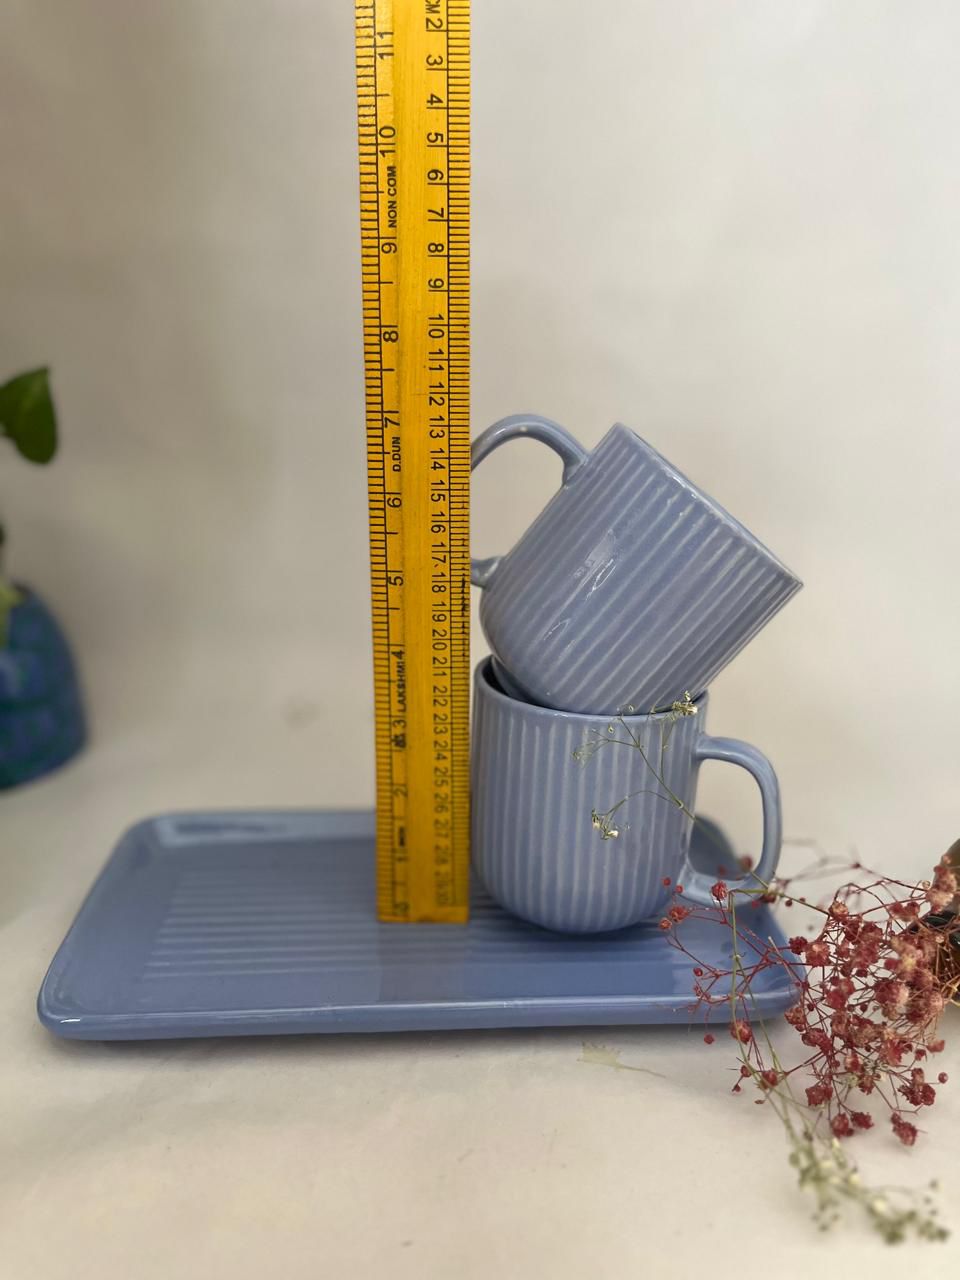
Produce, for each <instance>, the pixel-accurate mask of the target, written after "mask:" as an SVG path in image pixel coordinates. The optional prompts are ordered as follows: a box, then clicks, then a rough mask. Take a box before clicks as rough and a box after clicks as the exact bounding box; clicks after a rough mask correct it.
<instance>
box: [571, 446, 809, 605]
mask: <svg viewBox="0 0 960 1280" xmlns="http://www.w3.org/2000/svg"><path fill="white" fill-rule="evenodd" d="M613 435H616V436H618V437H620V438H623V437H624V436H627V437H629V438H630V440H631V441H632V443H633V444H634V445H636V446H637V447H639V449H640V450H641V451H643V452H644V453H646V454H647V455H648V456H652V457H653V458H655V459H656V461H657V463H658V465H659V466H660V467H661V468H662V469H663V470H664V471H665V472H666V473H667V474H668V475H669V476H670V478H671V479H672V480H674V481H675V482H676V483H677V484H679V485H681V486H682V487H683V488H684V489H686V490H687V492H688V493H689V494H690V495H691V496H692V497H693V498H695V499H696V501H697V502H699V503H700V504H701V505H702V506H704V507H706V508H707V510H709V511H710V512H712V513H713V514H714V515H716V516H717V517H718V518H719V519H720V520H721V521H722V522H723V523H724V524H725V525H727V526H728V528H729V529H730V530H731V532H732V533H734V534H736V535H737V536H738V537H739V538H740V539H741V540H742V541H744V542H746V543H748V544H749V545H750V546H751V547H753V548H754V549H755V550H757V551H759V552H760V553H761V554H762V555H764V556H765V557H766V558H767V559H768V560H769V561H771V562H772V563H773V564H775V565H776V566H777V568H779V569H780V570H781V572H782V573H784V574H785V575H786V577H788V578H789V579H790V580H791V581H792V582H795V583H796V584H797V586H796V589H797V590H799V589H800V588H801V587H802V586H803V579H802V578H798V577H797V575H796V574H795V573H794V572H793V570H792V569H791V568H790V567H789V565H787V564H785V563H784V562H783V560H781V559H780V557H779V556H778V555H777V554H776V552H774V551H771V550H770V548H769V547H768V546H767V544H766V543H765V542H762V541H761V540H760V538H758V537H757V535H756V534H755V533H754V532H753V531H752V530H750V529H748V528H747V526H746V525H745V524H743V522H742V521H740V520H738V519H737V517H736V516H735V515H731V513H730V512H729V511H728V510H727V508H726V507H725V506H724V505H723V504H722V503H720V502H718V501H717V499H716V498H714V497H712V496H711V495H710V494H709V493H707V492H706V490H704V489H701V488H700V486H699V485H698V484H695V483H694V482H693V481H692V480H691V479H690V477H689V476H687V475H685V474H684V472H682V471H681V470H680V468H679V467H678V466H677V465H676V464H675V463H673V462H671V461H670V459H669V458H666V457H664V455H663V454H662V453H661V452H660V451H659V449H657V448H655V447H654V446H653V445H652V444H651V443H650V441H649V440H645V439H644V437H643V436H641V435H639V434H638V433H637V432H636V431H634V429H633V427H628V426H627V424H626V423H625V422H615V423H614V424H613V426H612V427H611V428H610V430H609V431H608V432H607V434H606V435H605V436H604V437H603V438H602V439H601V440H600V442H599V444H598V445H596V446H595V448H597V449H599V448H600V445H602V444H603V443H604V441H606V440H608V439H609V438H610V437H611V436H613ZM593 452H594V450H591V452H590V456H592V454H593ZM587 461H588V463H589V456H588V459H587Z"/></svg>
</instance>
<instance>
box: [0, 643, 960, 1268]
mask: <svg viewBox="0 0 960 1280" xmlns="http://www.w3.org/2000/svg"><path fill="white" fill-rule="evenodd" d="M227 669H229V668H227ZM211 680H212V681H214V675H213V672H212V671H211ZM231 692H232V693H233V694H234V695H236V693H237V690H236V689H232V690H231V687H230V681H229V679H228V678H227V677H225V676H224V675H223V674H222V672H221V674H220V677H219V683H216V682H212V683H210V684H209V685H208V686H207V687H206V690H205V691H200V690H197V689H194V690H192V691H191V690H184V691H181V692H180V693H179V694H178V693H176V692H173V693H171V697H170V699H169V704H168V708H167V712H166V714H165V715H163V716H161V715H154V716H153V718H152V719H151V718H149V717H148V718H146V719H142V720H141V719H139V718H138V714H137V713H136V698H135V697H134V695H133V686H132V685H130V686H128V687H127V688H126V693H127V694H129V696H124V693H125V691H124V689H123V688H121V689H118V697H117V702H116V705H115V706H113V707H112V708H111V707H109V706H108V707H105V708H104V710H103V713H102V714H101V715H100V716H99V717H98V737H97V739H96V740H95V741H94V744H93V745H92V747H91V748H90V749H89V750H88V751H87V753H86V754H85V755H84V756H83V758H82V759H80V760H79V761H78V762H77V763H75V764H74V765H72V766H71V767H69V768H67V769H66V770H64V771H63V772H61V773H60V774H59V775H57V776H55V777H53V778H51V779H49V780H47V781H45V782H42V783H40V784H37V785H34V786H31V787H28V788H24V789H21V790H19V791H17V792H13V793H8V794H6V795H4V796H3V797H2V800H0V813H2V818H3V827H2V830H3V839H2V843H0V858H2V863H0V867H2V884H3V905H2V914H0V967H2V973H3V982H2V988H0V989H2V999H3V1002H4V1004H3V1010H2V1017H3V1023H2V1025H3V1027H4V1033H5V1034H4V1047H3V1053H2V1055H0V1083H2V1088H0V1132H2V1134H3V1138H2V1143H3V1148H4V1157H3V1160H2V1162H0V1251H2V1256H3V1257H4V1259H5V1262H4V1263H3V1266H2V1268H0V1274H2V1275H3V1276H4V1277H9V1280H60V1278H61V1277H62V1278H63V1280H66V1278H67V1277H69V1278H70V1280H80V1278H85V1277H88V1276H89V1277H94V1276H95V1277H97V1278H98V1280H113V1278H114V1277H117V1278H118V1280H119V1278H120V1277H123V1278H124V1280H127V1278H131V1280H154V1277H157V1278H158V1280H159V1278H160V1277H163V1278H164V1280H166V1278H167V1277H170V1276H179V1277H194V1276H196V1277H201V1276H202V1277H208V1276H210V1277H214V1276H216V1277H219V1276H224V1277H240V1278H245V1277H251V1278H252V1277H260V1276H264V1275H273V1276H277V1277H279V1278H282V1280H300V1277H303V1278H304V1280H317V1277H319V1276H327V1275H329V1276H350V1277H366V1276H371V1277H373V1276H384V1275H388V1276H397V1277H447V1276H450V1277H454V1276H457V1277H478V1278H479V1277H487V1276H499V1277H534V1276H537V1277H538V1276H542V1275H550V1276H552V1277H571V1280H573V1278H574V1277H575V1278H576V1280H584V1278H585V1277H589V1278H591V1280H601V1278H603V1277H614V1276H617V1277H619V1276H634V1275H637V1276H645V1277H660V1276H663V1277H684V1276H691V1277H693V1276H697V1277H700V1276H702V1275H703V1274H704V1270H705V1269H706V1268H709V1269H711V1270H712V1271H713V1272H714V1273H715V1274H719V1275H726V1274H731V1275H732V1274H734V1273H736V1274H740V1273H742V1270H743V1267H744V1265H749V1266H750V1267H752V1268H759V1267H761V1266H763V1265H765V1264H764V1260H765V1259H767V1260H769V1265H770V1266H772V1267H773V1266H775V1267H776V1270H777V1274H778V1275H780V1276H798V1277H799V1276H807V1275H809V1274H810V1273H811V1272H810V1269H811V1268H812V1267H821V1268H827V1269H829V1271H830V1272H831V1273H836V1274H841V1273H842V1271H843V1270H844V1268H845V1267H846V1266H847V1265H849V1266H851V1267H852V1266H854V1265H856V1266H857V1267H859V1268H862V1269H864V1270H866V1269H867V1268H869V1269H870V1273H871V1274H872V1275H873V1276H876V1277H885V1276H891V1277H893V1276H894V1275H896V1276H898V1277H899V1276H902V1274H903V1268H904V1267H905V1266H906V1267H908V1268H909V1269H910V1271H911V1273H912V1274H914V1275H933V1274H935V1271H934V1268H935V1267H940V1266H946V1265H947V1264H948V1263H949V1262H950V1260H951V1259H953V1260H956V1257H957V1256H958V1255H957V1246H956V1244H955V1243H954V1242H952V1241H951V1242H948V1243H947V1244H946V1245H922V1246H917V1248H919V1249H920V1253H919V1255H915V1254H911V1257H909V1258H908V1256H907V1253H906V1250H904V1249H891V1248H889V1247H886V1246H883V1245H881V1244H880V1243H879V1242H878V1241H875V1240H874V1238H873V1237H871V1236H869V1235H868V1234H867V1233H866V1231H865V1230H864V1229H863V1228H862V1227H860V1226H859V1225H852V1226H851V1227H849V1228H848V1229H846V1230H838V1231H837V1232H836V1233H835V1234H834V1235H833V1236H832V1237H830V1238H828V1239H824V1238H822V1237H819V1236H818V1235H817V1233H816V1231H815V1229H814V1227H813V1226H812V1224H811V1222H810V1221H809V1213H808V1210H809V1206H808V1205H807V1204H806V1203H805V1202H804V1200H803V1199H802V1198H801V1197H800V1195H799V1194H798V1193H797V1192H796V1191H795V1190H794V1187H793V1183H792V1176H791V1171H790V1169H789V1168H788V1166H787V1163H786V1150H785V1146H784V1142H783V1139H782V1137H781V1134H780V1132H779V1129H778V1126H777V1123H776V1122H775V1120H774V1118H773V1117H772V1116H771V1115H769V1114H767V1113H766V1111H765V1110H764V1109H762V1108H760V1107H756V1106H754V1105H753V1103H752V1101H751V1100H750V1099H749V1098H748V1097H747V1096H742V1097H740V1098H735V1097H732V1096H730V1094H729V1093H728V1089H729V1085H730V1074H729V1071H728V1068H730V1067H731V1064H732V1062H733V1054H732V1052H731V1049H730V1048H729V1047H728V1046H727V1044H726V1043H725V1042H724V1038H723V1037H720V1038H719V1041H718V1043H717V1044H716V1045H715V1046H713V1047H712V1048H710V1049H708V1048H707V1047H706V1046H704V1045H703V1044H702V1042H701V1039H700V1035H699V1033H697V1032H695V1031H694V1032H692V1033H688V1032H687V1031H686V1030H684V1029H663V1030H660V1029H652V1028H634V1029H629V1028H627V1029H612V1030H610V1031H607V1032H602V1031H601V1032H599V1033H597V1032H595V1031H593V1032H586V1033H584V1034H583V1035H582V1034H581V1033H579V1032H578V1031H576V1030H544V1031H510V1032H502V1033H498V1032H480V1033H453V1034H428V1035H401V1036H342V1037H337V1036H330V1037H322V1036H317V1037H306V1038H290V1039H283V1038H268V1039H250V1040H224V1041H218V1040H212V1041H195V1042H188V1041H175V1042H159V1043H147V1044H86V1043H68V1042H61V1041H58V1040H56V1039H55V1038H54V1037H53V1036H51V1035H50V1034H49V1033H47V1032H46V1031H44V1030H43V1029H42V1028H41V1027H40V1025H39V1023H38V1022H37V1020H36V1016H35V1012H34V1000H35V997H36V992H37V988H38V986H39V983H40V980H41V978H42V976H43V973H44V970H45V967H46V965H47V964H48V962H49V960H50V958H51V956H52V954H53V952H54V950H55V949H56V947H57V945H58V944H59V942H60V940H61V937H62V935H63V933H64V931H65V929H66V928H67V926H68V924H69V923H70V920H71V918H72V915H73V913H74V911H75V910H76V907H77V906H78V904H79V901H80V899H81V897H82V895H83V893H84V891H85V890H86V888H87V886H88V884H89V883H90V881H91V879H92V877H93V876H94V875H95V873H96V872H97V870H98V869H99V867H100V865H101V864H102V862H103V861H104V859H105V858H106V856H107V853H108V852H109V849H110V847H111V845H112V842H113V841H114V840H115V839H116V837H117V835H118V834H119V832H120V831H121V829H122V828H124V827H125V826H126V825H127V824H128V823H129V822H130V821H132V820H134V819H135V818H137V817H140V816H143V815H144V814H147V813H151V812H158V811H161V810H164V809H172V808H185V807H206V806H210V807H217V806H220V807H224V806H229V805H236V804H241V805H243V804H250V805H254V804H260V803H263V804H284V803H289V804H302V803H304V797H305V796H310V795H311V794H315V793H317V792H319V793H320V796H321V800H322V801H325V802H327V803H335V802H336V800H337V798H338V797H339V799H340V802H341V803H347V804H350V803H354V802H355V801H356V796H357V795H358V794H360V793H362V792H363V789H364V788H365V787H366V782H367V780H366V779H357V778H355V777H354V776H353V775H352V774H351V772H350V762H349V759H348V758H343V757H344V753H343V752H342V751H341V752H337V751H335V750H333V749H332V748H331V746H330V744H329V743H327V741H326V734H325V731H324V727H323V716H322V715H319V714H316V713H317V708H316V706H313V705H312V704H310V705H308V704H303V705H298V706H297V707H296V708H293V707H287V709H286V711H285V712H284V713H283V714H280V715H275V716H273V717H271V716H269V715H268V714H266V711H265V709H264V708H260V707H258V705H257V702H256V698H255V697H254V696H252V695H251V697H250V698H249V699H248V700H247V703H246V705H244V703H243V700H242V699H241V698H239V697H237V696H233V697H230V696H229V695H230V694H231ZM342 696H343V698H344V699H345V700H346V699H348V698H349V696H350V694H349V690H348V689H345V690H344V692H343V695H342ZM125 708H126V710H125ZM340 711H342V709H338V708H337V707H328V708H326V713H327V714H340ZM251 723H253V724H256V726H257V734H256V735H253V734H252V733H251V732H250V725H251ZM324 753H325V754H324ZM347 754H348V753H347ZM318 762H320V763H323V764H324V767H323V768H322V770H320V772H319V774H318ZM318 779H319V781H318ZM955 1022H956V1018H955V1016H954V1015H953V1014H952V1013H951V1014H950V1015H949V1016H948V1019H947V1022H946V1026H945V1030H946V1032H947V1035H948V1039H949V1036H950V1032H951V1030H952V1029H953V1024H954V1023H955ZM585 1038H587V1039H589V1040H599V1041H601V1042H602V1043H603V1044H605V1045H607V1046H609V1047H610V1048H612V1049H614V1050H616V1051H619V1053H620V1054H621V1061H622V1062H623V1063H625V1064H628V1065H629V1066H631V1067H635V1068H637V1070H630V1071H625V1070H615V1069H612V1068H610V1067H607V1066H602V1065H597V1064H595V1063H591V1062H585V1061H583V1058H582V1054H583V1041H584V1039H585ZM957 1058H958V1055H957V1053H956V1051H955V1050H952V1049H951V1047H950V1046H949V1045H948V1050H947V1053H946V1054H945V1055H944V1059H943V1066H944V1068H945V1069H947V1070H948V1071H949V1070H951V1061H952V1062H953V1064H954V1070H957V1067H956V1062H957ZM930 1115H931V1122H932V1123H931V1124H930V1125H929V1126H928V1127H929V1128H930V1130H931V1132H930V1135H929V1137H928V1138H925V1139H923V1140H922V1142H921V1143H918V1145H917V1147H916V1148H915V1149H914V1150H913V1151H912V1152H908V1151H906V1150H905V1149H903V1148H900V1147H899V1146H898V1145H897V1144H895V1143H894V1142H893V1141H892V1140H891V1139H890V1138H888V1136H887V1135H886V1133H882V1132H875V1133H873V1134H870V1135H868V1136H867V1137H866V1138H865V1139H861V1140H858V1141H857V1146H856V1150H857V1151H858V1152H859V1154H860V1158H861V1164H862V1166H863V1168H864V1172H865V1174H868V1175H870V1176H871V1177H872V1178H875V1179H876V1180H878V1181H889V1182H900V1183H915V1182H920V1181H922V1180H925V1179H927V1178H930V1177H934V1176H937V1177H940V1178H941V1179H942V1180H943V1182H944V1184H945V1199H946V1200H947V1201H949V1199H950V1197H951V1196H952V1197H953V1199H954V1202H956V1199H957V1196H958V1192H960V1181H958V1177H957V1174H956V1159H955V1155H954V1153H953V1149H955V1142H952V1141H951V1136H952V1135H953V1134H954V1133H955V1132H956V1125H957V1119H958V1111H957V1105H956V1102H955V1095H954V1092H953V1089H952V1088H947V1089H944V1090H943V1091H942V1097H941V1100H940V1101H939V1102H938V1104H937V1106H936V1108H935V1110H934V1112H932V1113H930ZM946 1216H947V1218H948V1220H949V1217H950V1214H949V1213H947V1215H946Z"/></svg>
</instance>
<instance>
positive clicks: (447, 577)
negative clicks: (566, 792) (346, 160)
mask: <svg viewBox="0 0 960 1280" xmlns="http://www.w3.org/2000/svg"><path fill="white" fill-rule="evenodd" d="M356 33H357V94H358V110H359V132H360V216H361V246H362V262H363V325H364V362H365V372H366V402H367V467H368V476H369V496H370V560H371V585H372V603H373V649H374V690H375V705H376V727H377V735H376V737H377V909H378V913H379V915H380V918H381V919H382V920H398V921H415V920H434V921H446V922H456V921H464V920H466V918H467V894H468V869H469V830H470V817H469V730H468V721H469V686H470V671H469V665H470V638H469V583H470V561H469V541H470V513H469V490H470V427H469V284H470V277H469V230H470V221H469V137H470V66H469V52H470V27H469V0H367V2H364V0H357V5H356Z"/></svg>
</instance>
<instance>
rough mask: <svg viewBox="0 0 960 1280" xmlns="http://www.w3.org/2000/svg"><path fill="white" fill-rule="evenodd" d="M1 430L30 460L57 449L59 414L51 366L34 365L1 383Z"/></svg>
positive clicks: (47, 458) (45, 458)
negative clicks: (36, 366) (53, 393)
mask: <svg viewBox="0 0 960 1280" xmlns="http://www.w3.org/2000/svg"><path fill="white" fill-rule="evenodd" d="M0 432H2V433H3V435H5V436H9V438H10V439H11V440H12V441H13V444H14V447H15V448H16V450H17V452H18V453H20V454H22V455H23V457H24V458H26V459H27V460H28V461H29V462H39V463H44V462H49V461H50V459H51V458H52V457H53V455H54V454H55V453H56V452H57V415H56V411H55V409H54V407H53V398H52V397H51V395H50V380H49V377H48V370H47V369H32V370H31V371H30V372H29V373H21V374H19V375H18V377H16V378H11V379H10V381H9V382H5V383H4V384H3V385H2V386H0Z"/></svg>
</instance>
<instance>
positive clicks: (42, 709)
mask: <svg viewBox="0 0 960 1280" xmlns="http://www.w3.org/2000/svg"><path fill="white" fill-rule="evenodd" d="M19 590H20V591H21V593H22V599H21V601H20V603H19V604H16V605H14V607H13V609H12V610H11V612H10V617H9V619H8V626H7V642H6V645H4V646H3V647H2V648H0V787H15V786H17V785H18V784H19V783H21V782H29V781H30V780H31V779H32V778H38V777H40V776H41V775H42V774H45V773H49V772H50V770H51V769H56V768H57V767H58V766H59V765H61V764H64V763H65V762H66V761H67V760H69V759H70V757H71V756H73V755H75V754H76V753H77V752H78V751H79V750H80V748H81V747H82V746H83V744H84V742H85V741H86V736H87V731H86V717H85V716H84V711H83V702H82V700H81V696H80V688H79V685H78V682H77V673H76V668H75V666H74V662H73V655H72V654H71V652H70V648H69V645H68V644H67V640H66V637H65V636H64V634H63V632H62V631H61V629H60V626H59V624H58V623H57V621H56V619H55V618H54V616H53V614H52V613H51V612H50V610H49V609H48V608H47V606H46V605H45V604H44V603H43V601H42V600H41V599H40V598H39V597H38V596H36V595H34V593H33V592H32V591H30V590H29V589H28V588H25V587H20V588H19Z"/></svg>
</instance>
